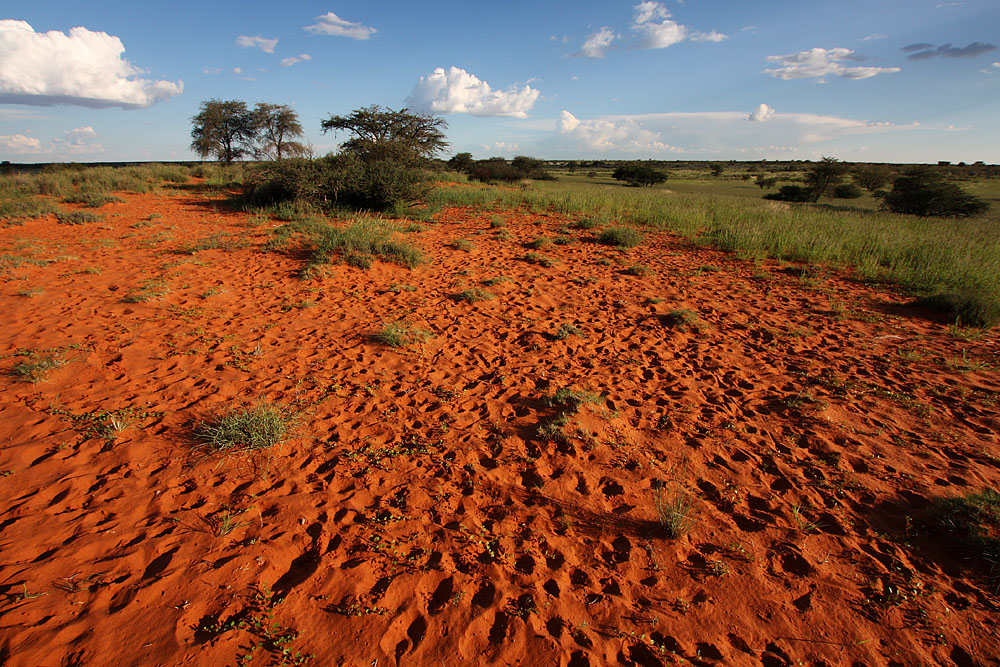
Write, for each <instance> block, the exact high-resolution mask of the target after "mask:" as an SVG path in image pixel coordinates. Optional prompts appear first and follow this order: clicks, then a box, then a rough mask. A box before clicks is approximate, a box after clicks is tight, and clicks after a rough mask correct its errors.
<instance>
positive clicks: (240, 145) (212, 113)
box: [191, 100, 257, 164]
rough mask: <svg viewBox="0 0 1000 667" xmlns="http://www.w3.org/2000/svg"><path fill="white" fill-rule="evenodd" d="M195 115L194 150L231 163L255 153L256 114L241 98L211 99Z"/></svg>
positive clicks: (202, 155) (192, 136)
mask: <svg viewBox="0 0 1000 667" xmlns="http://www.w3.org/2000/svg"><path fill="white" fill-rule="evenodd" d="M200 109H201V110H200V111H199V112H198V114H197V115H196V116H194V117H193V118H192V119H191V122H192V123H194V127H193V128H192V129H191V150H193V151H194V152H195V153H197V154H198V155H200V156H201V157H202V158H206V157H208V156H209V155H214V156H215V157H216V158H217V159H219V160H221V161H222V162H225V163H226V164H229V163H231V162H232V161H233V160H239V159H240V158H242V157H243V156H245V155H250V154H252V153H253V143H254V139H255V137H256V134H257V133H256V129H255V124H254V118H253V114H252V113H251V112H250V110H249V109H247V105H246V102H241V101H240V100H225V101H223V100H207V101H205V102H202V103H201V108H200Z"/></svg>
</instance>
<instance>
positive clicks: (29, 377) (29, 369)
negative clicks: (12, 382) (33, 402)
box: [10, 352, 66, 382]
mask: <svg viewBox="0 0 1000 667" xmlns="http://www.w3.org/2000/svg"><path fill="white" fill-rule="evenodd" d="M24 356H26V357H27V359H26V360H24V361H19V362H17V363H16V364H14V366H13V368H11V369H10V374H11V375H12V376H14V377H16V378H18V379H19V380H24V381H25V382H41V381H42V380H44V379H45V375H46V374H47V373H48V372H49V371H51V370H53V369H55V368H59V367H60V366H62V365H63V364H65V363H66V361H65V360H64V359H63V358H62V357H61V356H59V355H58V354H53V353H43V352H28V353H27V354H25V355H24Z"/></svg>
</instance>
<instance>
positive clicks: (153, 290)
mask: <svg viewBox="0 0 1000 667" xmlns="http://www.w3.org/2000/svg"><path fill="white" fill-rule="evenodd" d="M169 292H170V285H168V284H167V282H166V281H164V280H149V281H146V282H145V283H143V284H142V287H140V288H139V289H137V290H132V291H131V292H128V293H127V294H126V295H125V296H123V297H122V301H124V302H125V303H146V302H147V301H153V300H154V299H159V298H160V297H162V296H165V295H166V294H168V293H169Z"/></svg>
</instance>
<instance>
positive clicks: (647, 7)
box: [574, 0, 729, 58]
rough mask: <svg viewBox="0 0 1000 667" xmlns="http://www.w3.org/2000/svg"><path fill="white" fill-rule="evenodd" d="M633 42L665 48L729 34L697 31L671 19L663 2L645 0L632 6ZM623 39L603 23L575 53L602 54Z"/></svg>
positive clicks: (641, 46) (726, 36)
mask: <svg viewBox="0 0 1000 667" xmlns="http://www.w3.org/2000/svg"><path fill="white" fill-rule="evenodd" d="M631 28H632V33H633V35H634V36H635V39H634V42H633V46H634V47H635V48H639V49H665V48H667V47H668V46H673V45H674V44H679V43H680V42H683V41H685V40H689V41H692V42H721V41H723V40H726V39H729V36H728V35H724V34H722V33H721V32H717V31H715V30H711V31H709V32H700V31H698V30H692V29H690V28H688V27H687V26H684V25H681V24H680V23H678V22H677V21H675V20H674V19H673V16H672V15H671V13H670V10H668V9H667V8H666V6H664V4H663V3H662V2H655V1H654V0H645V1H644V2H640V3H639V4H637V5H635V6H633V7H632V26H631ZM621 39H622V36H621V35H619V34H618V33H617V32H616V31H615V30H614V29H613V28H610V27H608V26H604V27H602V28H601V29H600V30H598V31H597V32H595V33H593V34H591V35H590V36H588V37H587V39H586V40H585V41H584V43H583V46H582V47H581V48H580V51H579V52H578V53H576V54H574V55H577V56H586V57H588V58H603V57H604V55H605V54H606V53H607V52H608V51H610V50H611V49H612V48H613V47H614V43H615V42H616V41H619V40H621Z"/></svg>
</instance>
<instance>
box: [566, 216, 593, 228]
mask: <svg viewBox="0 0 1000 667" xmlns="http://www.w3.org/2000/svg"><path fill="white" fill-rule="evenodd" d="M599 226H600V223H599V222H597V221H596V220H594V219H593V218H583V219H582V220H577V221H576V222H574V223H573V224H572V225H570V227H572V228H573V229H594V228H595V227H599Z"/></svg>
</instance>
